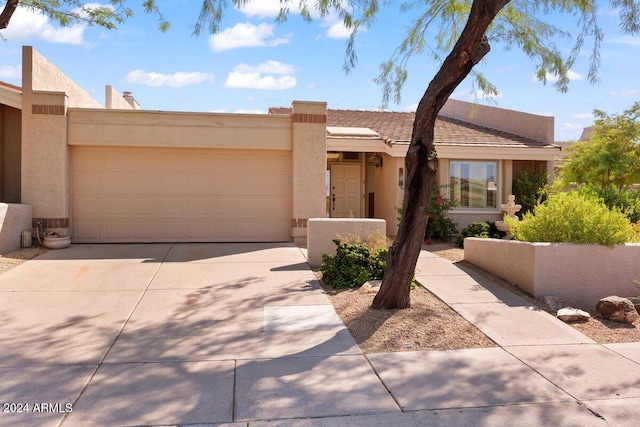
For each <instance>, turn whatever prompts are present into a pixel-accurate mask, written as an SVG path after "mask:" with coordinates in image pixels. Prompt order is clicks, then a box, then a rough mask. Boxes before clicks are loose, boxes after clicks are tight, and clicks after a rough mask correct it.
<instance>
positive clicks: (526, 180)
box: [513, 169, 549, 218]
mask: <svg viewBox="0 0 640 427" xmlns="http://www.w3.org/2000/svg"><path fill="white" fill-rule="evenodd" d="M548 180H549V175H547V174H546V173H542V172H539V171H537V170H535V169H524V170H523V171H522V172H521V173H520V174H518V176H516V177H515V178H514V179H513V195H514V196H516V200H517V201H518V202H517V203H518V204H520V205H522V209H520V212H518V213H516V215H518V217H519V218H522V216H523V215H524V214H526V213H527V212H531V211H532V210H533V208H534V207H535V206H536V205H537V204H538V203H541V202H544V201H545V200H546V192H545V186H546V185H547V182H548Z"/></svg>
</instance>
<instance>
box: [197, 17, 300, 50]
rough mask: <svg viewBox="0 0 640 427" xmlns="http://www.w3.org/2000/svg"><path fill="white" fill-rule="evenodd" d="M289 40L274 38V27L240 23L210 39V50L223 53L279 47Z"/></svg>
mask: <svg viewBox="0 0 640 427" xmlns="http://www.w3.org/2000/svg"><path fill="white" fill-rule="evenodd" d="M289 38H290V37H289ZM289 38H274V35H273V25H269V24H265V23H262V24H260V25H253V24H249V23H242V22H240V23H238V24H236V25H234V26H233V27H231V28H227V29H225V30H223V31H221V32H220V33H218V34H214V35H212V36H211V37H209V48H210V49H211V50H212V51H214V52H222V51H224V50H230V49H237V48H241V47H257V46H278V45H280V44H286V43H289Z"/></svg>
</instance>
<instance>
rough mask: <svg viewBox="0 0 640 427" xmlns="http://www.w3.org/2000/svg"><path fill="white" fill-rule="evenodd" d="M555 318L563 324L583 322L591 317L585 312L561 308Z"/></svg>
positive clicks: (571, 308)
mask: <svg viewBox="0 0 640 427" xmlns="http://www.w3.org/2000/svg"><path fill="white" fill-rule="evenodd" d="M556 316H557V317H558V319H560V320H562V321H563V322H584V321H587V320H589V319H590V318H591V315H590V314H589V313H587V312H586V311H583V310H579V309H577V308H573V307H565V308H561V309H560V310H558V313H557V314H556Z"/></svg>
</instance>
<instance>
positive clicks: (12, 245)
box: [0, 203, 32, 254]
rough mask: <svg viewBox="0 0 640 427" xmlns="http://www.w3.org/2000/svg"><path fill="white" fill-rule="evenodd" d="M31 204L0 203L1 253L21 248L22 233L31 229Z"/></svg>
mask: <svg viewBox="0 0 640 427" xmlns="http://www.w3.org/2000/svg"><path fill="white" fill-rule="evenodd" d="M31 217H32V210H31V205H18V204H14V203H0V254H5V253H7V252H12V251H15V250H18V249H20V241H21V234H22V232H23V231H31Z"/></svg>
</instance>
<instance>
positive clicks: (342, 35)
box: [327, 21, 351, 39]
mask: <svg viewBox="0 0 640 427" xmlns="http://www.w3.org/2000/svg"><path fill="white" fill-rule="evenodd" d="M350 35H351V30H350V29H349V28H347V27H346V26H345V25H344V22H342V21H338V22H334V23H333V24H331V26H330V27H329V29H328V30H327V37H329V38H332V39H346V38H349V36H350Z"/></svg>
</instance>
